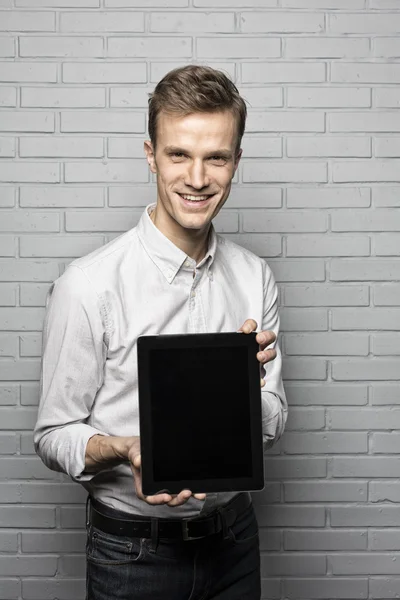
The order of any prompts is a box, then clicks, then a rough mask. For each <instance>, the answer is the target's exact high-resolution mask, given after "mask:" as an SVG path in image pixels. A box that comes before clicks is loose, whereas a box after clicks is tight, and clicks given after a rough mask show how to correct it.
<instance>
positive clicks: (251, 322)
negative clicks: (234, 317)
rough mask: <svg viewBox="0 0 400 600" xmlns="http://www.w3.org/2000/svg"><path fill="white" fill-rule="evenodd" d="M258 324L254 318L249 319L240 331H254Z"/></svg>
mask: <svg viewBox="0 0 400 600" xmlns="http://www.w3.org/2000/svg"><path fill="white" fill-rule="evenodd" d="M257 327H258V325H257V323H256V321H255V320H254V319H247V320H246V321H245V322H244V323H243V325H242V326H241V328H240V329H239V331H243V333H251V332H252V331H256V329H257Z"/></svg>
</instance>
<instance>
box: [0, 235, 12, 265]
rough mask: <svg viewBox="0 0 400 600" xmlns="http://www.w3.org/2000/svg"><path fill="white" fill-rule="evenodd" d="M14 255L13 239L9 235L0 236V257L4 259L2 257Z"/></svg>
mask: <svg viewBox="0 0 400 600" xmlns="http://www.w3.org/2000/svg"><path fill="white" fill-rule="evenodd" d="M14 255H15V242H14V238H13V237H12V236H10V235H5V236H1V237H0V256H1V257H4V256H14ZM0 264H1V263H0ZM0 268H1V267H0Z"/></svg>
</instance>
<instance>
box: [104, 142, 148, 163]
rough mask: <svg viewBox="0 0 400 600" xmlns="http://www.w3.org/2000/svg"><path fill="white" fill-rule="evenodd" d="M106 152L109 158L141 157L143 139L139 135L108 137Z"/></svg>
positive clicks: (142, 153)
mask: <svg viewBox="0 0 400 600" xmlns="http://www.w3.org/2000/svg"><path fill="white" fill-rule="evenodd" d="M107 154H108V156H109V157H110V158H143V156H144V152H143V139H142V138H141V137H132V138H128V137H123V138H120V137H114V138H108V153H107Z"/></svg>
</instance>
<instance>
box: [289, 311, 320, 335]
mask: <svg viewBox="0 0 400 600" xmlns="http://www.w3.org/2000/svg"><path fill="white" fill-rule="evenodd" d="M280 318H281V330H282V331H283V332H284V331H326V330H327V329H328V313H327V311H326V310H323V309H308V308H300V309H298V308H282V309H281V311H280Z"/></svg>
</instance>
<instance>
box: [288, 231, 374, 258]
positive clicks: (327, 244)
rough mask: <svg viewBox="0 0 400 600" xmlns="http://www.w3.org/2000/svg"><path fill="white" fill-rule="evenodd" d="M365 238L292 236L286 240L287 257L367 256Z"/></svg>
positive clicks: (367, 239)
mask: <svg viewBox="0 0 400 600" xmlns="http://www.w3.org/2000/svg"><path fill="white" fill-rule="evenodd" d="M369 254H370V240H369V238H368V237H366V236H352V237H346V236H342V235H327V234H323V235H307V236H305V235H292V236H288V238H287V256H368V255H369Z"/></svg>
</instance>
